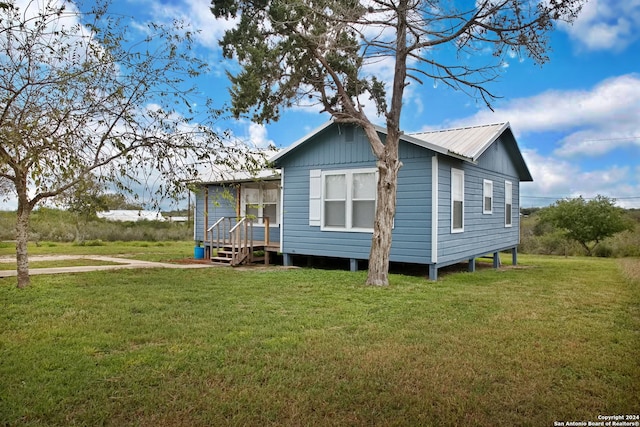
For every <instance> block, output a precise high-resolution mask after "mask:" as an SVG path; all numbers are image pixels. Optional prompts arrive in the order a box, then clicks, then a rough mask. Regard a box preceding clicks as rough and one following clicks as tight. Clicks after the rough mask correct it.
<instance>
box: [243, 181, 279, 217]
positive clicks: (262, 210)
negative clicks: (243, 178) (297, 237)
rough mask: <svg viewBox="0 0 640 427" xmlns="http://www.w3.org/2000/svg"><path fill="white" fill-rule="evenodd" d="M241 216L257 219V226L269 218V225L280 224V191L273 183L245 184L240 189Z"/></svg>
mask: <svg viewBox="0 0 640 427" xmlns="http://www.w3.org/2000/svg"><path fill="white" fill-rule="evenodd" d="M240 196H241V204H240V205H241V206H240V210H241V215H243V216H253V217H255V218H257V221H256V223H257V224H264V218H265V217H268V218H269V224H270V225H278V224H279V223H280V215H279V214H278V212H279V210H280V209H279V205H280V200H279V199H280V189H279V187H278V184H275V183H261V184H246V185H242V187H240Z"/></svg>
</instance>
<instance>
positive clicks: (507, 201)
mask: <svg viewBox="0 0 640 427" xmlns="http://www.w3.org/2000/svg"><path fill="white" fill-rule="evenodd" d="M507 206H510V208H509V209H510V211H511V215H510V218H511V222H509V223H508V222H507V218H508V217H507ZM504 226H505V227H507V228H508V227H513V183H512V182H511V181H505V182H504Z"/></svg>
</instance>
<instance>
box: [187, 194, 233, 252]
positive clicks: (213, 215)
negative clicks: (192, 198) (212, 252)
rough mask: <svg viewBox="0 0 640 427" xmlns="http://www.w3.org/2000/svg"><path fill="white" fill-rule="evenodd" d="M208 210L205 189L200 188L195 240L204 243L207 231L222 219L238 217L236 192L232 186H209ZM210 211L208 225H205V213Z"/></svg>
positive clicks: (197, 199)
mask: <svg viewBox="0 0 640 427" xmlns="http://www.w3.org/2000/svg"><path fill="white" fill-rule="evenodd" d="M206 190H207V191H208V197H207V198H208V204H209V206H208V209H205V206H204V200H205V187H199V189H198V192H197V193H196V214H195V240H196V241H203V240H205V239H204V234H205V230H206V229H207V228H209V227H210V226H211V225H213V224H214V223H215V222H216V221H217V220H218V219H219V218H221V217H223V216H224V217H235V216H236V207H235V206H236V202H235V197H236V190H235V188H234V187H232V186H222V185H207V186H206ZM207 211H208V218H207V224H206V226H205V224H204V216H205V212H207Z"/></svg>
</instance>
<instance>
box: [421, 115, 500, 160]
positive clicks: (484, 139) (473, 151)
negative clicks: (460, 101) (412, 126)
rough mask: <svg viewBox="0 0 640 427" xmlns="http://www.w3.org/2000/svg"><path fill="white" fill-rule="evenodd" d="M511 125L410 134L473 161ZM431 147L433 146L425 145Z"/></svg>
mask: <svg viewBox="0 0 640 427" xmlns="http://www.w3.org/2000/svg"><path fill="white" fill-rule="evenodd" d="M508 127H509V123H508V122H505V123H494V124H488V125H479V126H470V127H463V128H455V129H443V130H435V131H429V132H418V133H412V134H409V135H410V136H411V137H413V138H415V139H417V140H419V141H422V142H425V143H427V144H429V145H430V146H433V145H435V146H438V147H441V148H444V149H446V150H447V151H448V152H449V153H450V154H453V155H458V156H462V157H466V158H467V159H470V160H472V161H476V160H478V157H480V156H481V155H482V153H484V152H485V150H486V149H487V148H489V146H490V145H491V144H493V143H494V142H495V140H496V139H498V137H499V136H500V135H501V134H502V132H504V131H505V130H506V129H507V128H508ZM425 148H431V147H425Z"/></svg>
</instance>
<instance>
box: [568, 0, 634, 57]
mask: <svg viewBox="0 0 640 427" xmlns="http://www.w3.org/2000/svg"><path fill="white" fill-rule="evenodd" d="M560 28H562V29H563V30H564V31H566V32H567V33H568V34H569V36H570V37H571V39H573V40H574V41H575V42H576V43H577V44H578V47H579V48H581V49H586V50H590V51H594V50H614V51H617V52H620V51H622V50H624V49H625V48H626V47H627V46H629V45H630V44H631V43H633V42H634V41H636V40H638V38H640V0H590V1H588V2H587V3H586V4H585V5H584V6H583V8H582V11H581V13H580V15H579V16H578V19H576V21H575V22H574V23H573V25H566V24H564V25H560Z"/></svg>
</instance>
